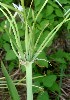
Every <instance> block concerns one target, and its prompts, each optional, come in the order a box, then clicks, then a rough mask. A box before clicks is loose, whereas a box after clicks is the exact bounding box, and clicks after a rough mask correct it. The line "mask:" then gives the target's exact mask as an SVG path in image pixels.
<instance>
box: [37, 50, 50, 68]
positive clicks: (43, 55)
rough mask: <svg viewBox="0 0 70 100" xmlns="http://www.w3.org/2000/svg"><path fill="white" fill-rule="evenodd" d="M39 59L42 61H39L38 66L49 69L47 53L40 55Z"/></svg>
mask: <svg viewBox="0 0 70 100" xmlns="http://www.w3.org/2000/svg"><path fill="white" fill-rule="evenodd" d="M38 59H40V60H38V61H37V64H39V66H41V67H48V61H47V57H46V53H45V52H44V51H43V52H42V53H40V55H39V56H38ZM41 59H42V60H41Z"/></svg>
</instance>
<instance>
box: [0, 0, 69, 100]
mask: <svg viewBox="0 0 70 100" xmlns="http://www.w3.org/2000/svg"><path fill="white" fill-rule="evenodd" d="M12 3H13V4H12ZM15 3H17V4H15ZM19 3H20V4H19ZM18 4H19V5H18ZM24 4H25V5H26V6H25V5H24ZM29 5H30V7H29ZM0 6H1V8H0V15H1V16H0V19H1V23H0V48H1V51H2V52H3V53H4V55H1V67H2V68H1V69H2V72H3V74H4V76H5V77H1V78H0V88H8V90H9V93H10V96H11V100H21V98H20V96H19V93H18V91H17V89H16V86H18V85H21V86H26V87H27V100H33V98H34V97H36V100H53V99H52V98H51V93H54V94H55V97H54V100H59V99H60V96H61V85H62V78H63V77H64V76H65V77H66V76H67V75H66V74H65V73H64V71H65V69H66V68H67V65H69V61H70V53H69V52H65V51H64V50H63V49H57V50H55V49H54V47H52V48H51V50H52V51H53V53H50V54H48V52H49V50H50V49H49V48H50V47H51V46H52V45H53V42H54V39H55V40H56V39H57V37H58V36H60V35H61V34H60V33H61V32H62V31H65V30H66V31H67V32H68V33H67V36H68V37H67V38H69V36H70V35H69V30H70V1H69V0H64V1H61V0H59V1H58V0H32V1H29V0H28V3H27V4H26V2H25V3H24V0H20V1H19V2H18V1H16V0H7V1H5V0H3V1H1V0H0ZM2 52H1V53H2ZM46 52H47V53H46ZM2 56H3V57H2ZM3 62H4V63H5V65H4V64H3ZM53 63H54V64H53ZM5 66H7V67H5ZM15 66H16V67H15ZM17 66H18V67H17ZM7 69H8V71H7ZM15 69H16V70H17V69H19V70H21V73H24V77H23V76H22V75H21V78H19V79H12V76H11V73H12V72H13V71H14V72H15ZM25 73H26V74H25ZM25 82H26V84H24V83H25ZM17 88H18V87H17ZM20 91H21V90H20ZM22 94H23V93H22ZM33 95H34V97H33ZM35 95H36V96H35Z"/></svg>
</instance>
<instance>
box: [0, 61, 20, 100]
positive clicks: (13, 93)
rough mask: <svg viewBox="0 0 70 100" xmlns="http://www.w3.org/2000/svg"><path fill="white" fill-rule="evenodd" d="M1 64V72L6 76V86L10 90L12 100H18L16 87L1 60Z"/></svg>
mask: <svg viewBox="0 0 70 100" xmlns="http://www.w3.org/2000/svg"><path fill="white" fill-rule="evenodd" d="M1 66H2V72H3V74H4V76H5V78H6V81H7V86H8V89H9V91H10V95H11V98H12V100H20V98H19V95H18V92H17V90H16V87H15V85H14V83H13V81H12V79H11V77H10V76H9V74H8V72H7V70H6V68H5V66H4V64H3V62H1Z"/></svg>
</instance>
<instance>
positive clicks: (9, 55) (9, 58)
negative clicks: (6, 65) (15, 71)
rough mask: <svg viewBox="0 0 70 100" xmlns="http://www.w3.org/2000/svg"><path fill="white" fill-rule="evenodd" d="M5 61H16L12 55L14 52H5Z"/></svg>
mask: <svg viewBox="0 0 70 100" xmlns="http://www.w3.org/2000/svg"><path fill="white" fill-rule="evenodd" d="M5 59H6V60H14V59H16V55H15V54H14V52H13V51H12V50H7V53H6V57H5Z"/></svg>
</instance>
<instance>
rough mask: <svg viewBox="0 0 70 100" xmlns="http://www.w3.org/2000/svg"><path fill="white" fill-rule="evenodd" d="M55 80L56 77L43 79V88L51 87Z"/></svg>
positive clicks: (49, 76) (51, 76)
mask: <svg viewBox="0 0 70 100" xmlns="http://www.w3.org/2000/svg"><path fill="white" fill-rule="evenodd" d="M56 78H57V77H56V75H48V76H46V77H44V79H43V85H44V86H45V87H51V86H52V85H53V84H54V82H55V81H56Z"/></svg>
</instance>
